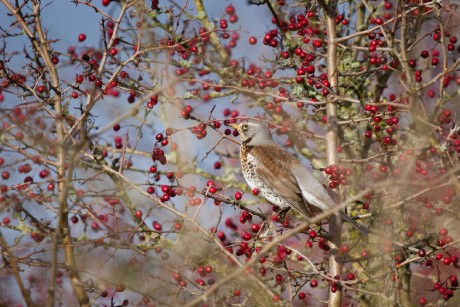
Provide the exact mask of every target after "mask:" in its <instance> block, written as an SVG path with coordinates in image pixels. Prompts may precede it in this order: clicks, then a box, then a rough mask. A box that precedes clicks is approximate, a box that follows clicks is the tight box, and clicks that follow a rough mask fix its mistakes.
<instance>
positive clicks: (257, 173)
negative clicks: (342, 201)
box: [231, 120, 367, 234]
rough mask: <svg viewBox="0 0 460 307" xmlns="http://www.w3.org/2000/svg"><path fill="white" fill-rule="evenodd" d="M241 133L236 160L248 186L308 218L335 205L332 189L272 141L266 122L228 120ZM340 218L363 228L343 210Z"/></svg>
mask: <svg viewBox="0 0 460 307" xmlns="http://www.w3.org/2000/svg"><path fill="white" fill-rule="evenodd" d="M231 126H232V127H233V128H235V129H236V130H238V132H239V134H240V137H241V148H240V161H241V168H242V170H243V175H244V178H245V179H246V182H247V183H248V185H249V187H250V188H251V189H255V188H257V189H258V190H259V195H260V196H262V197H263V198H265V199H266V200H268V201H269V202H271V203H272V204H274V205H276V206H278V207H280V209H282V210H285V211H287V210H289V208H292V209H294V210H295V211H297V212H298V213H300V214H301V215H303V216H304V217H306V218H307V219H308V218H311V217H313V216H315V215H317V214H319V213H321V212H323V211H325V210H327V209H330V208H333V207H334V206H336V202H335V201H334V199H333V196H332V195H333V193H334V192H333V191H331V190H328V188H326V187H325V186H324V185H323V184H322V183H321V182H320V181H319V180H318V179H317V178H316V177H315V176H314V175H313V174H312V173H311V172H310V170H308V169H307V168H306V167H304V166H303V165H302V164H301V163H300V161H299V160H298V159H297V158H296V157H294V156H293V155H292V154H290V153H289V152H288V151H286V150H285V149H284V148H282V147H281V146H279V145H278V144H276V143H275V142H274V141H273V138H272V135H271V133H270V130H269V129H268V126H267V125H266V124H265V123H263V122H256V121H252V120H251V121H244V122H242V123H240V124H232V125H231ZM340 217H341V219H343V220H345V221H347V222H349V223H350V224H351V225H353V226H354V227H355V228H356V229H357V230H358V231H359V232H361V233H363V234H365V233H366V232H367V231H366V229H365V228H364V227H363V226H361V225H359V224H358V223H357V222H356V221H355V220H353V219H352V218H351V217H350V216H348V215H347V214H346V213H345V212H343V211H340Z"/></svg>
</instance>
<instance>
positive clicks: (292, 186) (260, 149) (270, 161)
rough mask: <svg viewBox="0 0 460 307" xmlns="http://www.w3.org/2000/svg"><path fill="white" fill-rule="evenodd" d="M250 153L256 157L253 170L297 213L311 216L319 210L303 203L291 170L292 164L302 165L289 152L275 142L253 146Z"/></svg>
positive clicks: (299, 188) (301, 192) (301, 193)
mask: <svg viewBox="0 0 460 307" xmlns="http://www.w3.org/2000/svg"><path fill="white" fill-rule="evenodd" d="M251 153H252V154H253V156H254V157H255V158H256V159H257V162H258V163H257V167H256V168H255V172H256V174H257V176H258V177H259V178H260V179H261V180H262V181H263V182H264V183H265V185H267V186H268V187H270V188H271V189H272V190H273V191H274V192H275V193H276V194H277V196H278V197H280V198H283V199H284V200H285V201H286V202H287V203H289V204H290V205H291V207H292V208H293V209H295V210H296V211H298V212H299V213H301V214H303V215H306V216H307V217H311V216H313V215H315V214H317V213H318V212H321V210H318V208H313V207H312V206H309V204H308V203H305V201H304V196H303V191H302V190H301V186H300V185H299V183H298V181H297V179H296V178H295V176H294V174H293V173H292V171H291V168H292V167H293V166H295V167H297V165H300V166H301V167H302V165H301V164H300V162H299V161H298V160H297V159H296V158H295V157H294V156H293V155H291V154H290V153H289V152H287V151H285V150H284V149H283V148H281V147H279V146H278V145H276V144H267V145H261V146H255V147H253V148H252V149H251Z"/></svg>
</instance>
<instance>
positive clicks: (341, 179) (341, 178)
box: [324, 165, 351, 189]
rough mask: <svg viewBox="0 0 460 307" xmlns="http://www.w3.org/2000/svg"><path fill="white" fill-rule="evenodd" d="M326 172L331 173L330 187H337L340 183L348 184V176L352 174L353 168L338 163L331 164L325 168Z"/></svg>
mask: <svg viewBox="0 0 460 307" xmlns="http://www.w3.org/2000/svg"><path fill="white" fill-rule="evenodd" d="M324 172H325V173H326V174H327V175H329V176H330V177H329V187H330V188H331V189H335V188H337V187H338V186H339V185H346V184H347V176H350V175H351V168H346V167H343V166H338V165H329V166H327V167H326V168H325V169H324Z"/></svg>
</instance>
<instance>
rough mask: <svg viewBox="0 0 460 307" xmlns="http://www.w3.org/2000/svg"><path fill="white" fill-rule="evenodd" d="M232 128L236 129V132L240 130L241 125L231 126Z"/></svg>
mask: <svg viewBox="0 0 460 307" xmlns="http://www.w3.org/2000/svg"><path fill="white" fill-rule="evenodd" d="M230 127H232V128H234V129H236V130H238V131H239V130H240V124H230Z"/></svg>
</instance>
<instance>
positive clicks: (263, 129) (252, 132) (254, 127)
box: [230, 120, 273, 146]
mask: <svg viewBox="0 0 460 307" xmlns="http://www.w3.org/2000/svg"><path fill="white" fill-rule="evenodd" d="M230 126H232V127H233V128H235V129H236V130H237V131H238V133H239V134H240V137H241V143H243V144H245V145H249V146H255V145H262V144H265V143H267V142H271V141H272V140H273V139H272V135H271V133H270V130H269V129H268V126H267V124H266V123H264V122H261V121H253V120H245V121H243V122H241V123H239V124H231V125H230Z"/></svg>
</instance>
